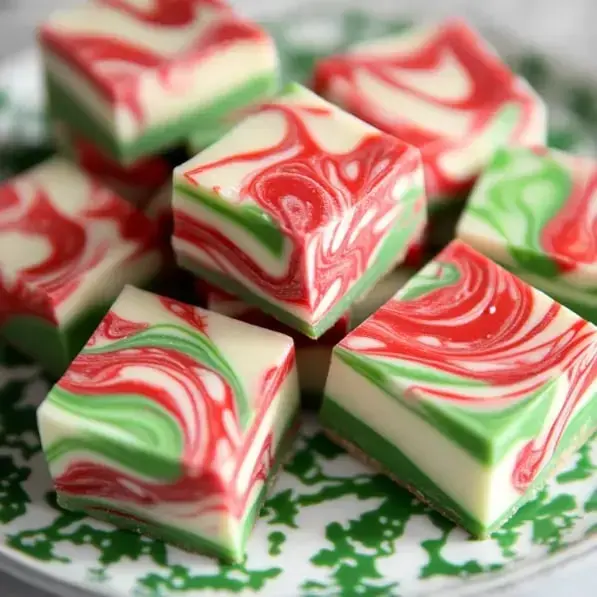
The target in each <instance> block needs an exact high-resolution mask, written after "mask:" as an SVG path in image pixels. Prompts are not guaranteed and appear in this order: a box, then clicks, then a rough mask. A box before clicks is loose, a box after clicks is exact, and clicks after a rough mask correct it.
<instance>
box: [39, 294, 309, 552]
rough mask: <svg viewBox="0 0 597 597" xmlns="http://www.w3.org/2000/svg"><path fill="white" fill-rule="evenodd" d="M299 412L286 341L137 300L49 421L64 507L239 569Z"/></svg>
mask: <svg viewBox="0 0 597 597" xmlns="http://www.w3.org/2000/svg"><path fill="white" fill-rule="evenodd" d="M256 346H257V347H259V349H258V350H255V347H256ZM298 412H299V389H298V382H297V377H296V366H295V358H294V346H293V343H292V340H291V339H290V338H289V337H288V336H284V335H282V334H278V333H275V332H270V331H269V330H264V329H261V328H258V327H255V326H252V325H248V324H245V323H242V322H239V321H236V320H234V319H230V318H229V317H224V316H222V315H218V314H217V313H212V312H210V311H205V310H203V309H200V308H198V307H192V306H190V305H186V304H185V303H180V302H178V301H174V300H172V299H168V298H164V297H160V296H158V295H155V294H151V293H149V292H146V291H143V290H138V289H135V288H132V287H127V288H125V289H124V291H123V292H122V294H121V295H120V297H119V298H118V299H117V300H116V302H115V303H114V305H113V306H112V308H111V309H110V311H109V312H108V314H107V315H106V317H105V318H104V319H103V320H102V322H101V324H100V326H99V327H98V329H97V330H96V331H95V333H94V335H93V336H92V337H91V339H90V340H89V342H88V343H87V345H86V346H85V348H84V349H83V350H82V352H81V353H80V354H79V355H78V356H77V358H76V359H75V360H74V361H73V363H72V364H71V366H70V368H69V369H68V371H67V372H66V373H65V375H64V376H63V377H62V378H61V379H60V380H59V381H58V383H57V384H56V385H55V386H54V387H53V388H52V390H51V391H50V393H49V395H48V397H47V398H46V400H45V401H44V402H43V404H42V405H41V407H40V408H39V411H38V421H39V430H40V436H41V440H42V446H43V449H44V453H45V456H46V459H47V461H48V464H49V467H50V472H51V474H52V478H53V480H54V484H55V488H56V492H57V496H58V503H59V504H60V505H61V506H63V507H65V508H67V509H69V510H75V511H78V510H80V511H84V512H87V513H88V514H90V515H91V516H95V517H96V518H100V519H102V520H106V521H109V522H113V523H114V524H116V525H117V526H120V527H124V528H128V529H131V530H135V531H137V532H143V533H147V534H148V535H152V536H154V537H157V538H160V539H163V540H166V541H168V542H171V543H173V544H176V545H178V546H180V547H182V548H184V549H187V550H190V551H197V552H205V553H207V554H211V555H215V556H219V557H221V558H223V559H226V560H232V561H239V560H242V558H243V556H244V552H245V544H246V541H247V537H248V535H249V533H250V531H251V528H252V527H253V524H254V522H255V520H256V517H257V515H258V514H259V509H260V506H261V504H262V502H263V499H264V496H265V493H266V489H267V487H268V485H269V484H270V483H271V482H272V481H273V478H274V475H275V473H276V470H277V468H278V466H279V464H280V461H281V457H282V456H283V455H284V454H285V453H286V451H287V450H288V448H289V447H290V443H291V440H292V437H293V435H294V431H295V430H296V422H297V415H298Z"/></svg>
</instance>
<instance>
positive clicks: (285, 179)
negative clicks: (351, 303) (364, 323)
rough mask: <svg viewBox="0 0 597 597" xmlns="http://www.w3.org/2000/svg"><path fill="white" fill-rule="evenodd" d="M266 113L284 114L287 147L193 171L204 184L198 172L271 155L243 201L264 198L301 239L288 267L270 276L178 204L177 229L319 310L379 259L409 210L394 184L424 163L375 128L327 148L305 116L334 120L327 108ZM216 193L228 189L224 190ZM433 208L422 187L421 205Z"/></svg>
mask: <svg viewBox="0 0 597 597" xmlns="http://www.w3.org/2000/svg"><path fill="white" fill-rule="evenodd" d="M261 110H262V111H264V112H268V111H271V112H273V113H276V114H279V115H281V116H282V117H283V121H284V123H285V129H284V130H285V134H284V137H283V139H282V140H281V141H280V142H279V143H278V144H277V145H275V146H273V147H269V148H266V149H262V150H258V151H250V152H245V153H240V154H235V155H232V156H229V157H225V158H222V159H220V160H217V161H214V162H211V163H208V164H204V165H201V166H197V167H196V168H194V169H192V170H190V171H188V172H185V174H184V175H185V177H186V178H187V180H188V182H189V183H190V184H192V185H197V182H196V181H195V177H198V176H200V175H201V174H203V173H206V172H208V171H210V170H212V169H217V168H220V167H222V166H229V165H232V164H235V163H243V164H246V163H251V162H254V163H255V164H260V163H263V161H264V160H266V159H267V161H268V162H269V164H271V165H268V166H265V167H263V166H261V165H260V166H259V167H257V166H256V167H255V171H254V173H252V174H251V175H249V176H248V177H247V178H246V180H244V181H243V185H242V188H241V189H240V190H239V199H240V201H241V202H242V203H247V204H257V205H259V206H260V207H261V208H262V209H263V210H264V211H265V212H266V213H267V214H269V215H270V216H271V218H272V220H273V221H274V222H275V223H276V224H277V226H279V227H280V229H281V230H282V232H283V233H284V234H285V235H286V237H287V238H288V239H289V240H290V241H291V243H292V252H291V254H290V257H289V259H288V266H287V268H286V272H285V273H284V274H282V275H279V276H276V275H272V274H270V273H269V272H267V271H265V270H264V269H263V268H262V267H261V266H260V265H259V264H258V263H257V262H256V261H255V260H254V259H253V258H252V257H251V256H250V255H248V254H246V253H243V252H242V251H239V249H238V247H237V245H236V244H235V242H234V241H233V240H232V239H230V238H229V237H228V236H227V235H225V234H223V233H222V232H220V231H219V230H217V229H216V228H215V227H213V226H211V225H208V224H207V223H205V222H202V221H199V220H197V219H196V218H194V217H192V216H190V215H188V214H187V213H186V212H184V211H181V210H180V209H175V210H174V228H175V236H176V237H178V238H180V239H181V240H184V241H186V242H188V243H190V244H191V245H194V246H196V247H197V248H199V249H200V250H201V251H202V252H204V253H205V254H207V255H208V256H209V257H210V258H211V260H212V262H213V263H215V264H216V265H217V266H218V268H219V269H220V271H221V272H223V273H224V274H226V275H228V276H230V277H235V275H234V272H235V271H237V272H241V273H242V275H243V276H244V277H246V278H247V279H248V280H249V282H250V283H251V284H252V285H254V286H256V287H258V288H260V289H261V290H262V292H263V293H264V294H265V295H266V296H271V297H273V298H275V299H276V300H279V301H284V302H286V303H290V304H292V305H296V306H300V307H302V308H305V309H307V310H308V311H309V312H311V313H313V312H315V311H316V310H317V309H318V307H319V305H320V304H321V303H322V301H323V300H324V298H325V297H326V296H328V293H331V294H333V299H338V298H340V297H342V296H343V295H344V294H345V293H346V291H347V290H348V288H349V287H350V286H351V285H352V284H353V283H354V282H355V281H357V280H358V279H359V278H360V277H361V275H362V274H363V272H364V271H365V270H366V269H367V267H368V266H369V265H370V258H371V256H372V255H373V254H375V253H376V251H377V249H379V247H380V246H381V244H382V243H383V241H384V240H385V239H386V237H387V235H388V233H389V232H390V230H391V229H392V228H393V227H394V226H395V223H396V221H397V219H398V218H399V215H400V211H401V208H402V204H401V203H400V200H399V198H397V197H395V196H393V189H394V187H395V185H396V183H397V181H398V180H399V179H401V178H402V177H410V176H411V175H413V174H414V173H415V172H416V170H417V168H418V166H419V162H418V159H417V158H415V156H414V153H409V152H410V151H411V148H409V147H408V146H406V145H403V144H401V143H399V142H397V141H396V140H395V139H393V138H392V137H389V136H387V135H382V134H375V133H370V134H366V135H365V136H364V137H363V139H362V140H361V142H360V143H358V144H357V145H356V146H355V147H354V148H353V149H352V150H351V151H348V152H346V153H338V154H331V153H328V152H326V151H325V150H324V149H322V148H321V147H320V146H319V145H318V144H317V142H316V141H315V139H313V138H312V136H311V134H310V132H309V129H308V126H307V124H306V123H305V121H304V117H305V116H317V117H320V118H326V117H327V116H328V115H329V114H330V112H329V111H328V110H326V109H321V108H311V107H303V106H292V107H291V106H286V105H279V104H276V105H271V106H263V107H262V108H261ZM211 191H212V192H213V193H216V194H218V193H219V189H218V188H213V189H211ZM424 208H425V197H424V196H423V194H422V195H421V197H420V202H419V203H418V204H417V209H424ZM364 221H366V222H367V225H366V226H363V225H362V223H363V222H364ZM403 225H405V226H408V222H403ZM314 270H315V271H314ZM328 298H329V297H328ZM334 302H335V300H332V301H331V305H333V304H334ZM323 315H324V313H322V314H321V316H320V317H319V318H321V317H323Z"/></svg>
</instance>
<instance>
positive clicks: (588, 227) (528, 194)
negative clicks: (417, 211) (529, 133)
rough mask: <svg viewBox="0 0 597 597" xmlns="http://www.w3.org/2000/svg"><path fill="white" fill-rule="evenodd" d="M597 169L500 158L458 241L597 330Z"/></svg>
mask: <svg viewBox="0 0 597 597" xmlns="http://www.w3.org/2000/svg"><path fill="white" fill-rule="evenodd" d="M595 213H597V162H596V161H595V160H594V159H591V158H587V157H581V156H572V155H570V154H566V153H563V152H560V151H555V150H552V149H547V148H540V147H539V148H538V147H515V148H510V149H503V150H501V151H499V152H497V153H496V155H495V156H494V159H493V160H492V162H491V164H490V165H489V167H488V168H487V169H486V170H485V171H484V173H483V174H482V176H481V177H480V178H479V180H478V182H477V184H476V185H475V187H474V188H473V191H472V193H471V196H470V198H469V201H468V204H467V207H466V209H465V211H464V212H463V214H462V217H461V219H460V221H459V223H458V228H457V231H456V232H457V235H458V237H459V238H461V239H462V240H463V241H465V242H467V243H468V244H470V245H471V246H472V247H474V248H475V249H477V250H478V251H480V252H481V253H483V254H484V255H486V256H487V257H489V258H490V259H493V260H494V261H497V262H498V263H500V264H501V265H503V266H504V267H506V268H508V269H509V270H510V271H512V272H513V273H515V274H516V275H517V276H520V277H521V278H523V279H524V280H526V281H527V282H528V283H529V284H532V285H533V286H534V287H535V288H539V289H540V290H542V291H543V292H545V293H547V294H549V295H550V296H551V297H552V298H554V299H555V300H557V301H558V302H560V303H562V304H564V305H566V306H567V307H569V308H570V309H572V310H573V311H575V312H576V313H578V314H579V315H580V316H581V317H584V318H585V319H587V320H589V321H591V322H593V323H597V228H595Z"/></svg>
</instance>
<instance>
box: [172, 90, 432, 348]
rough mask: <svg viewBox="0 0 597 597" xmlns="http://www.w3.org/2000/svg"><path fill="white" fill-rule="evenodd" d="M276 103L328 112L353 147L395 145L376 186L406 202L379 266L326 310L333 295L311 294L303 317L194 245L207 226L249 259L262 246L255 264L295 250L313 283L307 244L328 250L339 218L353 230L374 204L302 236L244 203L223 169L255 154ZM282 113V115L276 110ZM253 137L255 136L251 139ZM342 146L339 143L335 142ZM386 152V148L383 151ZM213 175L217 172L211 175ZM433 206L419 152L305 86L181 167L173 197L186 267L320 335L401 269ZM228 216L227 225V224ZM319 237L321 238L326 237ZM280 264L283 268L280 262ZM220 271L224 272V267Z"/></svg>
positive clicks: (399, 204) (358, 205)
mask: <svg viewBox="0 0 597 597" xmlns="http://www.w3.org/2000/svg"><path fill="white" fill-rule="evenodd" d="M269 106H273V108H272V109H273V110H274V111H275V109H276V107H277V106H281V107H282V108H284V109H290V110H291V113H292V114H294V112H295V111H298V110H302V111H304V112H306V113H307V114H310V113H311V111H312V112H313V113H315V114H316V115H319V114H318V111H320V110H322V111H323V110H325V111H326V113H328V114H330V116H331V117H332V118H334V119H337V120H338V122H336V120H334V121H332V123H331V124H330V123H328V125H327V128H328V129H329V128H330V127H332V126H335V127H337V126H339V123H340V122H342V123H345V124H346V128H345V131H348V132H346V134H347V135H350V137H348V138H349V139H350V141H349V142H350V147H351V150H352V149H354V148H355V147H356V145H357V144H359V143H361V144H362V143H364V142H367V141H368V140H370V139H371V140H373V141H374V142H375V143H377V142H378V141H379V143H380V147H381V146H383V147H385V145H383V144H384V143H387V144H388V148H386V149H384V150H383V151H387V152H389V153H390V154H391V159H392V160H395V162H396V167H395V168H394V169H393V170H392V173H391V175H390V174H386V175H384V177H383V179H381V181H377V182H376V185H381V184H387V185H388V191H387V193H388V195H387V197H388V198H389V197H390V196H392V197H398V193H402V195H400V200H399V201H398V200H396V202H395V203H393V204H391V205H392V210H390V211H392V213H393V212H394V211H395V212H396V213H397V212H400V216H399V218H398V216H396V220H398V219H399V221H400V222H401V225H400V226H395V227H394V228H392V229H390V228H388V229H387V230H386V232H387V234H385V233H384V237H383V239H378V240H377V241H376V243H377V244H376V245H375V247H376V249H375V250H374V251H372V253H371V254H370V255H369V258H370V259H373V258H374V262H375V263H374V264H371V263H370V264H369V266H368V267H367V268H366V271H365V272H364V273H363V275H362V276H360V277H359V279H354V280H352V281H351V282H350V285H349V287H348V290H347V292H344V293H343V294H342V295H336V296H333V297H332V298H331V302H330V303H329V305H327V304H326V305H325V307H323V306H322V305H323V303H325V301H324V298H325V300H328V296H327V295H325V296H324V293H320V294H319V295H318V296H317V297H315V296H314V295H313V293H312V292H311V291H309V292H307V298H306V299H305V300H306V303H305V305H306V306H305V308H304V309H303V307H301V309H303V312H301V313H299V311H298V310H297V309H296V308H295V307H294V306H292V305H290V304H289V303H288V302H287V301H286V302H284V301H283V300H281V299H276V298H273V297H270V296H266V295H265V294H263V291H262V289H260V288H259V287H258V285H257V283H255V282H254V281H252V280H251V279H249V278H247V276H246V269H245V270H239V269H238V268H235V266H232V270H231V271H233V272H234V274H233V275H234V276H235V277H232V276H229V275H224V274H222V273H221V272H220V271H216V269H214V268H213V267H209V266H207V265H206V261H207V262H209V263H211V261H212V259H211V257H209V259H208V254H207V253H206V251H204V250H203V249H199V248H198V247H197V246H196V245H194V244H193V241H192V240H189V239H190V238H192V237H195V236H196V235H197V234H198V233H197V231H198V230H200V229H203V228H204V227H205V226H207V227H209V229H210V234H212V232H211V229H212V228H213V230H214V231H217V235H216V233H215V232H214V233H213V236H217V238H219V237H220V236H222V237H224V236H228V237H231V236H234V242H233V244H234V246H235V247H236V249H235V250H239V249H238V247H239V246H241V249H240V250H241V251H242V252H243V254H250V253H251V252H252V250H253V249H254V253H255V255H256V257H254V258H253V259H254V260H255V261H256V260H260V261H263V262H264V263H265V262H266V260H268V259H269V260H271V259H276V260H280V259H286V258H288V257H289V255H290V254H291V253H292V251H296V252H297V253H298V259H299V260H300V271H301V272H302V274H303V278H304V279H305V280H306V281H307V282H308V281H309V279H310V277H311V276H316V271H315V270H313V271H312V270H311V269H310V268H308V267H307V258H308V257H307V244H306V241H305V239H307V240H309V241H310V242H311V241H313V240H314V239H318V238H321V243H322V245H323V244H324V237H326V238H327V240H326V241H325V242H326V243H328V244H329V243H330V242H331V241H330V238H333V235H334V234H337V229H339V228H340V226H339V221H340V220H341V219H343V218H346V222H347V224H348V225H350V222H351V218H355V217H356V214H358V213H359V209H360V210H363V209H364V208H365V204H366V203H367V202H368V201H371V195H370V194H369V195H364V196H362V197H359V198H358V199H357V200H356V201H355V202H354V204H351V205H350V206H348V207H346V208H345V209H344V208H343V211H342V213H341V215H340V216H334V217H331V216H326V219H325V220H323V221H322V222H319V223H318V224H317V225H316V226H314V227H313V228H312V229H311V228H310V229H309V231H308V232H305V231H303V232H300V233H299V231H298V230H295V229H294V228H290V227H289V226H287V225H286V224H284V223H283V221H282V220H281V219H280V220H279V221H278V220H277V219H276V218H279V217H281V216H280V214H277V215H274V214H272V213H270V212H269V211H268V209H267V208H266V207H263V206H261V205H259V204H258V203H257V201H253V200H248V201H243V200H242V199H241V200H239V197H238V193H239V189H238V188H237V186H236V184H231V183H230V187H229V189H228V188H226V187H225V186H224V181H221V180H220V178H221V177H223V176H224V174H222V172H223V171H224V170H226V168H228V166H227V165H226V163H227V162H228V161H229V160H230V159H231V158H232V159H234V158H235V155H236V154H235V153H234V152H240V153H238V155H240V156H242V155H243V153H246V152H249V154H250V153H251V143H252V141H249V139H251V140H252V139H253V138H254V133H255V131H253V128H255V127H256V124H255V123H256V122H261V121H260V120H255V119H259V118H262V117H263V114H264V111H263V110H265V115H266V116H269V113H268V112H267V110H268V109H269ZM287 106H288V107H289V108H287ZM293 106H297V107H293ZM274 116H277V115H276V114H275V112H274ZM293 117H296V116H293ZM313 126H314V125H313ZM251 132H252V133H253V134H252V135H249V133H251ZM328 133H329V131H328ZM243 136H246V137H247V140H244V139H243ZM239 139H241V140H242V150H239V149H238V148H237V147H235V145H237V142H238V140H239ZM268 143H269V139H268ZM335 143H339V142H338V141H335ZM268 149H269V144H268V145H267V146H266V147H265V148H262V147H261V146H258V150H259V151H267V150H268ZM326 149H327V148H326ZM378 149H379V151H381V149H380V148H378ZM256 151H257V150H256ZM319 151H322V153H325V151H324V150H321V149H319ZM329 151H330V153H338V155H342V153H341V150H340V149H335V150H329ZM385 159H390V158H385ZM220 164H222V165H220ZM246 168H247V170H250V173H251V175H253V177H254V178H255V177H257V176H258V175H259V174H261V172H262V170H263V168H262V167H261V166H257V167H255V166H253V165H251V164H249V165H247V166H246ZM218 169H221V172H220V173H218V172H217V170H218ZM207 170H210V171H209V172H207ZM206 172H207V175H206ZM236 175H237V174H235V176H236ZM220 182H221V184H220ZM226 184H228V183H226ZM391 185H392V188H391V190H390V186H391ZM376 188H377V187H376ZM229 193H230V194H229ZM369 193H370V192H369ZM389 193H391V195H390V194H389ZM380 200H381V197H380ZM386 203H387V204H388V205H387V207H388V209H389V206H390V202H388V201H386ZM425 206H426V202H425V193H424V182H423V171H422V165H421V159H420V154H419V152H418V150H417V149H415V148H413V147H411V146H409V145H407V144H404V143H402V142H401V141H399V140H397V139H394V138H393V137H391V136H389V135H386V134H384V133H382V132H381V131H378V130H377V129H375V128H374V127H372V126H371V125H368V124H366V123H364V122H363V121H362V120H360V119H358V118H357V117H355V116H353V115H350V114H348V113H347V112H345V111H344V110H342V109H341V108H338V107H336V106H334V105H333V104H331V103H330V102H328V101H326V100H324V99H322V98H320V97H318V96H317V95H315V94H314V93H312V92H311V91H309V90H307V89H305V88H304V87H302V86H301V85H298V84H296V83H290V84H289V85H287V87H286V88H285V90H284V92H283V93H282V95H280V96H278V97H277V98H276V99H274V100H273V101H272V102H270V103H269V104H267V105H265V106H262V108H261V110H259V111H257V112H256V113H254V114H253V115H251V116H249V117H248V118H247V119H245V120H244V121H242V122H241V123H240V124H238V125H237V126H236V127H234V128H233V129H232V130H231V131H230V132H229V133H228V134H227V135H225V136H224V137H223V138H222V139H220V140H219V141H218V142H216V143H214V144H213V145H211V146H210V147H209V148H207V149H206V150H204V151H203V152H200V153H199V154H198V155H197V156H195V157H193V158H191V159H190V160H189V161H187V162H185V163H184V164H182V165H180V166H178V167H177V168H176V169H175V171H174V198H173V208H174V213H175V227H174V228H175V233H174V238H173V246H174V250H175V253H176V255H177V262H178V265H179V266H180V267H183V268H185V269H189V270H191V271H192V272H194V273H195V274H196V275H197V276H199V277H200V278H204V279H206V280H207V281H209V282H210V283H211V284H213V285H215V286H218V287H220V288H222V289H223V290H224V291H226V292H227V293H228V294H232V295H235V296H238V297H240V298H241V299H242V300H243V301H244V302H247V303H250V304H253V305H258V306H259V307H260V308H261V309H262V310H264V311H266V312H268V313H270V314H271V315H273V316H274V317H275V318H276V319H278V320H280V321H282V322H283V323H285V324H286V325H289V326H290V327H292V328H294V329H297V330H299V331H301V332H303V333H304V334H306V335H307V336H309V337H311V338H318V337H320V336H321V335H322V334H323V333H325V331H326V330H327V329H329V328H330V327H331V326H332V325H333V324H334V322H335V321H336V320H337V319H338V317H340V316H341V314H342V313H344V312H345V311H347V310H348V308H349V306H350V304H352V303H353V302H354V300H355V299H356V298H357V297H359V296H360V295H362V294H363V293H364V292H365V291H366V290H367V289H368V288H369V287H370V285H371V284H372V283H373V281H375V280H377V279H379V278H381V277H382V275H383V274H384V273H385V272H386V271H388V270H389V269H391V266H392V265H396V264H397V263H399V262H400V261H402V260H403V259H404V257H405V256H406V253H407V251H408V246H409V245H410V244H411V243H410V241H411V239H410V238H409V237H410V236H416V235H418V234H419V233H420V231H421V230H422V228H423V226H424V223H425V220H426V207H425ZM222 216H223V217H224V218H225V220H226V221H220V220H221V219H222ZM363 217H364V216H363ZM384 217H385V216H384ZM382 219H383V218H382ZM386 219H387V217H386ZM206 222H207V224H206ZM380 223H381V220H380ZM309 225H311V224H309ZM222 226H225V227H226V228H229V229H230V230H229V233H228V234H227V235H224V233H223V232H222V231H221V229H220V228H221V227H222ZM355 226H356V227H357V228H358V224H355ZM317 235H321V237H318V236H317ZM330 235H332V236H330ZM210 242H215V241H210ZM219 242H220V241H218V243H219ZM227 242H228V241H227ZM242 245H245V248H242ZM272 263H273V261H272ZM256 267H259V268H262V267H265V266H264V265H262V264H261V263H258V264H257V266H256ZM268 267H269V266H268ZM276 267H280V266H279V264H278V265H276ZM218 269H220V268H219V266H218ZM380 271H383V273H381V274H380ZM240 280H242V281H240ZM336 292H337V291H336ZM322 297H323V298H322Z"/></svg>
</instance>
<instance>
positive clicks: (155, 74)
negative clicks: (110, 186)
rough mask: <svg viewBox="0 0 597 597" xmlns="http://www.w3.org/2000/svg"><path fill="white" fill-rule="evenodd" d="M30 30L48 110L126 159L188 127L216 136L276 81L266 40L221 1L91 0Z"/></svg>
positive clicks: (164, 145)
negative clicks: (35, 38) (43, 75)
mask: <svg viewBox="0 0 597 597" xmlns="http://www.w3.org/2000/svg"><path fill="white" fill-rule="evenodd" d="M39 39H40V43H41V46H42V50H43V58H44V63H45V70H46V84H47V94H48V105H49V110H50V113H51V115H52V116H54V117H55V118H57V119H58V120H61V121H63V122H66V123H68V124H69V125H70V126H71V127H72V128H73V129H75V130H77V131H78V132H80V133H82V134H84V135H85V137H87V138H88V139H89V140H90V141H91V142H92V143H94V144H95V145H96V146H97V147H100V148H101V149H103V150H104V151H106V152H107V153H108V154H109V155H111V156H112V157H114V158H115V159H116V160H117V161H119V162H121V163H126V164H130V163H132V162H134V161H136V160H137V159H139V158H141V157H143V156H147V155H151V154H155V153H159V152H160V151H163V150H166V149H170V148H171V147H172V146H173V145H177V144H179V143H181V142H183V141H185V140H186V139H187V138H188V136H189V135H190V134H191V132H195V135H194V139H195V142H197V135H200V131H203V136H204V140H205V143H209V142H211V141H213V140H214V139H217V138H218V137H219V136H220V135H221V134H222V132H223V131H224V130H226V128H228V126H229V125H228V124H227V116H228V114H229V113H230V111H233V110H236V109H240V108H243V107H245V106H246V105H248V104H250V103H251V102H253V101H256V100H257V99H259V98H263V97H264V96H266V95H269V94H270V93H273V92H274V91H275V90H276V88H277V86H278V57H277V53H276V49H275V46H274V43H273V41H272V40H271V38H270V37H269V36H268V35H267V34H266V33H265V31H263V30H262V29H261V28H260V27H258V26H256V25H254V24H253V23H251V22H250V21H247V20H245V19H243V18H241V17H239V16H238V15H237V14H236V13H235V12H234V11H233V10H232V9H231V8H230V7H229V6H228V5H227V4H226V3H225V2H223V0H177V1H174V2H172V0H155V1H153V2H139V1H138V0H95V1H93V2H87V3H85V4H82V5H81V6H77V7H74V8H71V9H67V10H63V11H60V12H57V13H56V14H55V15H54V16H52V17H50V18H49V19H48V20H47V21H46V23H45V24H44V25H43V26H42V27H41V29H40V33H39Z"/></svg>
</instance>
